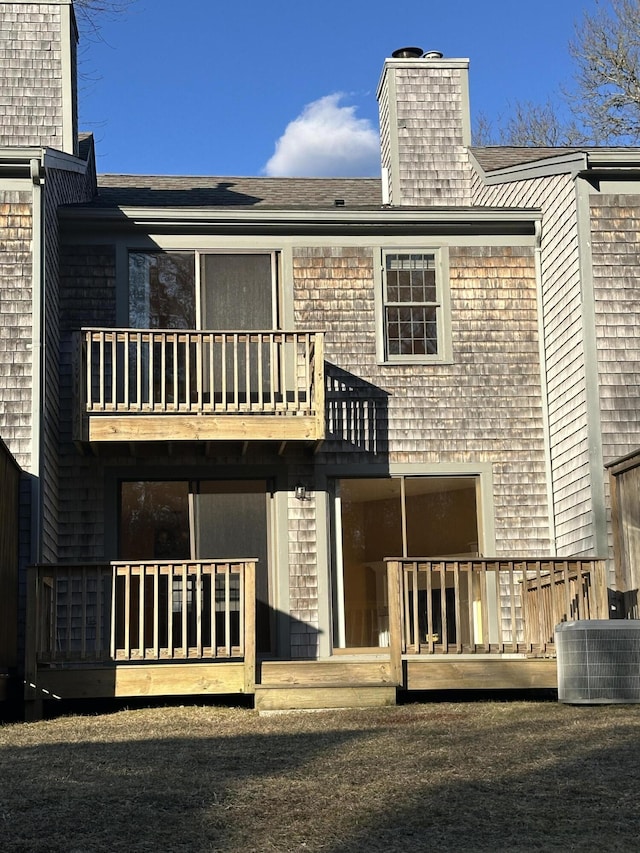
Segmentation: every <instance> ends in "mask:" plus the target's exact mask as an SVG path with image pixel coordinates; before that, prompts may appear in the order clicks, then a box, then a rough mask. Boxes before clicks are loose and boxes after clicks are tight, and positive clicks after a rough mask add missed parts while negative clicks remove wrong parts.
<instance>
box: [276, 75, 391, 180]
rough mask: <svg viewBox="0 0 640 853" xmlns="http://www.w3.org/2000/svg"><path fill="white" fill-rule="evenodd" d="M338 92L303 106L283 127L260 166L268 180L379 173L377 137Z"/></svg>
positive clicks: (367, 123)
mask: <svg viewBox="0 0 640 853" xmlns="http://www.w3.org/2000/svg"><path fill="white" fill-rule="evenodd" d="M343 98H344V94H343V93H341V92H335V93H334V94H332V95H325V97H324V98H319V99H318V100H317V101H313V102H312V103H310V104H307V105H306V107H305V108H304V109H303V111H302V112H301V114H300V115H299V116H298V117H297V118H296V119H294V120H293V121H292V122H290V123H289V124H288V125H287V128H286V130H285V132H284V133H283V134H282V136H281V137H280V139H279V140H278V141H277V142H276V150H275V153H274V155H273V157H271V159H270V160H269V161H268V163H267V165H266V166H265V167H264V172H265V174H266V175H269V176H270V177H307V178H308V177H325V178H329V177H334V178H341V177H364V176H370V175H378V174H379V173H380V143H379V140H378V134H377V132H376V131H375V130H374V128H373V127H372V125H371V122H370V121H369V120H368V119H362V118H356V115H355V112H356V108H355V107H347V106H340V101H341V100H342V99H343Z"/></svg>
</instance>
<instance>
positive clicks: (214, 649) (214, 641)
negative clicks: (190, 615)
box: [211, 563, 218, 658]
mask: <svg viewBox="0 0 640 853" xmlns="http://www.w3.org/2000/svg"><path fill="white" fill-rule="evenodd" d="M217 580H218V566H217V565H216V564H215V563H214V565H213V566H212V567H211V653H212V655H213V657H214V658H217V657H218V634H217V628H216V614H217V598H218V597H217V594H216V591H217Z"/></svg>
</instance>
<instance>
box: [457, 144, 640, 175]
mask: <svg viewBox="0 0 640 853" xmlns="http://www.w3.org/2000/svg"><path fill="white" fill-rule="evenodd" d="M471 151H472V153H473V155H474V156H475V158H476V160H477V161H478V163H479V164H480V166H482V168H483V169H484V171H485V172H495V171H497V170H498V169H509V168H511V167H512V166H520V165H522V164H524V163H534V162H538V161H542V160H548V159H550V158H551V157H562V156H563V155H566V154H588V155H592V156H593V155H596V154H597V155H600V158H599V159H602V158H604V159H606V158H607V157H610V158H611V160H612V161H613V160H618V159H619V158H620V156H621V155H627V156H628V157H629V158H630V159H634V160H635V159H637V158H638V157H639V156H640V149H639V148H634V147H624V148H623V147H608V146H595V145H584V146H576V147H566V148H562V147H556V148H554V147H544V148H543V147H540V148H529V147H518V146H513V145H486V146H474V147H472V148H471Z"/></svg>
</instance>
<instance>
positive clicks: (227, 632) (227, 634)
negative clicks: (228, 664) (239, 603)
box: [224, 563, 231, 657]
mask: <svg viewBox="0 0 640 853" xmlns="http://www.w3.org/2000/svg"><path fill="white" fill-rule="evenodd" d="M230 580H231V569H230V566H229V563H225V564H224V650H225V654H226V656H227V657H231V584H230Z"/></svg>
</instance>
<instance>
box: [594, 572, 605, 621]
mask: <svg viewBox="0 0 640 853" xmlns="http://www.w3.org/2000/svg"><path fill="white" fill-rule="evenodd" d="M594 575H595V577H594V587H595V597H596V608H597V609H596V619H608V618H609V591H608V583H607V563H606V560H598V561H597V563H596V564H595V566H594Z"/></svg>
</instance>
